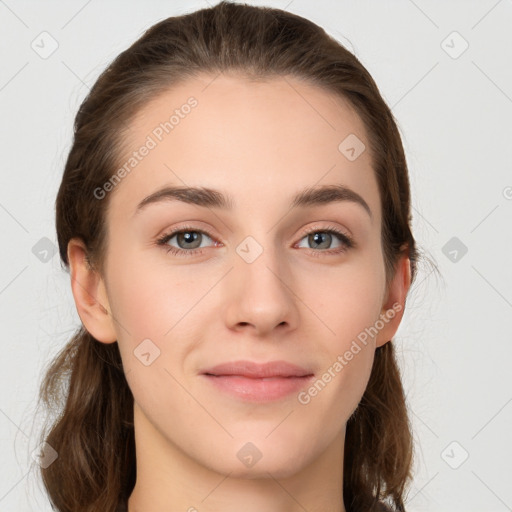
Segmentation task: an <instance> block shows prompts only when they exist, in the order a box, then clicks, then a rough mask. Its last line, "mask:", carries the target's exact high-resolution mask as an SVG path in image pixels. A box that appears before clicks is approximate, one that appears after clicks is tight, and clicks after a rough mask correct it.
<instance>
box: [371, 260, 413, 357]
mask: <svg viewBox="0 0 512 512" xmlns="http://www.w3.org/2000/svg"><path fill="white" fill-rule="evenodd" d="M410 286H411V261H410V259H409V257H408V256H407V252H404V253H403V254H402V256H400V258H399V260H398V261H397V264H396V270H395V275H394V276H393V279H392V280H391V282H390V283H389V287H388V292H387V296H386V298H385V300H384V303H383V305H382V310H381V314H380V319H381V320H382V322H383V323H384V327H383V328H382V329H380V330H379V332H378V334H377V337H376V347H381V346H382V345H385V344H386V343H387V342H388V341H390V340H391V339H392V338H393V336H394V335H395V334H396V331H397V330H398V326H399V325H400V322H401V321H402V317H403V315H404V311H405V299H406V297H407V292H408V291H409V287H410Z"/></svg>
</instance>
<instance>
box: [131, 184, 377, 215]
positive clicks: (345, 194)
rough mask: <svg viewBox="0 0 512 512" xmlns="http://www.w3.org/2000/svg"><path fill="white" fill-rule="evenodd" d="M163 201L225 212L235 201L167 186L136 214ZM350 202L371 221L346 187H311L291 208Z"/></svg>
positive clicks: (357, 197) (200, 189)
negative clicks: (358, 207)
mask: <svg viewBox="0 0 512 512" xmlns="http://www.w3.org/2000/svg"><path fill="white" fill-rule="evenodd" d="M163 201H181V202H184V203H188V204H193V205H196V206H202V207H205V208H218V209H221V210H232V209H233V207H234V205H235V201H234V200H233V198H232V197H231V196H228V195H226V194H224V193H222V192H220V191H219V190H215V189H212V188H208V187H174V186H168V187H164V188H162V189H160V190H157V191H156V192H154V193H152V194H150V195H149V196H147V197H145V198H144V199H143V200H142V201H141V202H140V203H139V204H138V205H137V208H136V210H135V213H134V215H135V214H137V213H139V212H140V211H141V210H143V209H144V208H146V207H147V206H148V205H150V204H155V203H160V202H163ZM342 201H349V202H352V203H356V204H358V205H360V206H362V207H363V208H364V210H365V211H366V212H367V213H368V215H369V216H370V218H371V219H373V215H372V211H371V209H370V207H369V206H368V203H367V202H366V201H365V200H364V199H363V198H362V197H361V196H360V195H359V194H358V193H357V192H355V191H354V190H352V189H350V188H348V187H346V186H344V185H323V186H321V187H308V188H305V189H304V190H301V191H300V192H299V193H297V194H296V195H295V196H294V197H293V199H292V201H291V208H292V209H293V208H298V207H308V206H320V205H325V204H329V203H337V202H342Z"/></svg>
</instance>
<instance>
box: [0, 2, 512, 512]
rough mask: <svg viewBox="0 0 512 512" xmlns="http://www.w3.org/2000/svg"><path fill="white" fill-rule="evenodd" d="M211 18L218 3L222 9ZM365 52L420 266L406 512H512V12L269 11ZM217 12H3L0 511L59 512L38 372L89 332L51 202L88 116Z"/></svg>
mask: <svg viewBox="0 0 512 512" xmlns="http://www.w3.org/2000/svg"><path fill="white" fill-rule="evenodd" d="M212 3H217V2H216V1H214V0H212ZM249 3H252V4H255V5H268V6H274V7H279V8H282V9H286V10H288V11H290V12H293V13H297V14H299V15H302V16H304V17H306V18H309V19H311V20H312V21H314V22H316V23H317V24H319V25H321V26H322V27H323V28H325V30H326V31H327V32H328V33H329V34H330V35H332V36H334V37H335V38H336V39H338V40H339V41H340V42H341V43H343V44H344V45H346V46H347V48H348V49H349V50H351V51H352V52H354V53H355V54H356V56H357V57H358V58H359V59H360V60H361V61H362V63H363V64H364V65H365V66H366V67H367V68H368V70H369V71H370V73H371V74H372V76H373V77H374V78H375V80H376V82H377V84H378V86H379V88H380V90H381V92H382V94H383V96H384V98H385V99H386V101H387V102H388V104H389V105H390V107H391V108H392V111H393V113H394V115H395V117H396V120H397V122H398V125H399V128H400V131H401V134H402V137H403V143H404V147H405V150H406V154H407V160H408V164H409V169H410V177H411V187H412V194H413V205H414V209H413V228H414V233H415V236H416V239H417V241H418V245H419V247H420V249H422V250H423V251H424V252H425V254H426V256H427V257H428V258H430V259H431V260H432V261H433V262H435V264H436V265H437V266H438V268H439V275H438V274H437V273H436V272H433V267H432V265H429V264H428V263H427V262H425V263H423V264H421V265H420V269H419V274H418V277H417V281H416V283H415V285H414V286H413V288H412V290H411V293H410V296H409V299H408V303H407V308H406V314H405V317H404V320H403V322H402V324H401V326H400V329H399V331H398V335H397V336H396V338H395V344H396V347H397V351H398V354H399V359H400V365H401V368H402V371H403V374H404V383H405V387H406V390H407V397H408V401H409V405H410V410H411V420H412V423H413V428H414V432H415V441H416V448H415V449H416V459H415V476H414V483H413V485H412V487H411V490H410V493H409V497H408V502H407V510H408V511H411V512H423V511H425V512H426V511H428V512H445V511H446V512H459V511H460V512H476V511H479V512H483V511H485V512H502V511H503V512H504V511H506V510H512V485H511V483H512V443H511V438H510V434H511V432H512V429H511V426H512V376H511V371H510V361H511V360H512V336H511V331H510V325H511V321H510V320H511V318H512V314H511V313H512V271H511V263H512V258H511V248H512V229H511V225H512V222H511V221H512V165H511V162H512V129H511V123H510V120H511V117H512V66H511V63H512V31H511V30H510V27H511V26H512V2H511V1H510V0H501V1H496V0H489V1H478V2H477V1H467V0H464V1H435V2H434V1H426V0H415V1H412V0H400V1H398V0H397V1H388V2H377V1H374V2H369V1H357V2H356V1H345V0H337V1H334V0H318V1H306V0H292V1H289V0H268V1H266V2H260V1H257V2H249ZM207 5H208V3H207V2H206V1H200V0H195V1H169V0H167V1H156V0H153V1H151V2H142V1H133V2H126V1H124V2H121V1H100V0H88V1H87V0H72V1H69V0H68V1H60V2H56V1H50V0H46V1H45V2H37V1H14V0H5V1H4V0H0V49H1V54H0V55H1V62H0V64H1V65H0V108H1V117H0V130H1V136H0V140H1V153H0V155H1V162H0V169H1V171H0V225H1V235H2V241H1V252H0V263H1V264H0V315H1V317H0V318H1V333H2V334H1V336H2V340H1V346H2V357H1V359H0V365H1V368H0V376H1V377H0V378H1V386H0V451H1V461H2V463H1V464H0V510H1V511H9V512H11V511H22V512H24V511H44V512H46V511H50V510H51V508H50V505H49V503H48V500H47V498H46V497H45V494H44V492H43V490H42V484H41V483H40V482H39V480H38V476H37V472H36V471H35V469H34V467H33V464H31V463H32V462H33V459H32V456H31V454H32V452H33V451H34V450H36V449H37V439H38V438H37V433H38V432H37V422H36V424H35V425H34V417H35V415H34V413H35V405H36V399H37V392H38V387H39V383H40V379H41V377H42V370H43V367H44V365H45V364H46V363H47V362H48V361H49V360H50V358H51V357H52V356H53V355H55V353H56V352H57V350H58V349H59V348H61V347H62V346H63V345H64V344H65V343H66V341H67V340H68V339H69V338H70V336H71V334H72V332H73V331H74V329H75V328H76V327H77V326H78V325H79V317H78V315H77V313H76V310H75V306H74V302H73V300H72V295H71V289H70V283H69V275H68V274H67V273H66V272H65V271H64V270H63V269H62V268H61V265H60V261H59V258H58V253H56V252H55V251H56V244H57V242H56V235H55V228H54V201H55V195H56V193H57V189H58V185H59V182H60V179H61V175H62V171H63V166H64V162H65V158H66V156H67V152H68V150H69V147H70V143H71V138H72V123H73V119H74V116H75V113H76V110H77V108H78V106H79V104H80V103H81V102H82V100H83V98H84V97H85V95H86V94H87V92H88V90H89V88H90V87H91V86H92V84H93V83H94V81H95V80H96V78H97V77H98V75H99V74H100V72H101V71H102V70H103V69H104V68H105V67H106V66H107V64H108V63H109V62H110V61H111V60H112V59H113V58H114V57H115V56H116V55H117V54H118V53H120V52H121V51H122V50H124V49H125V48H126V47H127V46H129V45H130V44H131V43H132V42H133V41H135V40H136V39H137V38H138V37H139V36H140V35H141V34H142V32H143V31H144V30H145V29H147V28H148V27H150V26H151V25H153V24H154V23H155V22H157V21H159V20H161V19H163V18H166V17H168V16H172V15H177V14H182V13H185V12H190V11H193V10H196V9H197V8H202V7H206V6H207Z"/></svg>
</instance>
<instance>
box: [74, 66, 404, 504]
mask: <svg viewBox="0 0 512 512" xmlns="http://www.w3.org/2000/svg"><path fill="white" fill-rule="evenodd" d="M212 80H213V81H212ZM206 86H207V87H206ZM190 96H194V97H195V98H196V99H197V100H198V105H197V107H196V108H195V109H193V110H192V111H191V113H190V114H189V115H188V116H186V117H185V118H184V119H181V120H180V123H179V125H177V126H176V127H175V129H174V130H173V131H172V132H171V133H170V134H168V135H166V136H165V137H164V138H163V140H162V141H161V142H160V143H159V144H158V145H157V147H156V148H154V149H152V150H151V151H150V152H149V154H148V155H147V156H146V157H145V158H144V159H143V160H142V161H141V162H140V163H139V164H138V165H137V167H136V168H135V169H134V170H133V171H132V172H131V173H129V174H128V175H127V176H126V177H125V178H124V179H123V180H122V182H121V183H120V184H119V185H117V187H116V188H115V189H114V190H113V191H111V192H109V195H108V196H107V198H106V199H103V200H108V201H109V209H108V215H107V226H108V249H107V255H106V261H105V267H104V273H103V275H100V273H99V272H96V271H94V270H93V269H89V268H88V266H87V265H86V262H85V248H84V245H83V243H82V242H81V240H79V239H73V240H71V242H70V243H69V246H68V256H69V262H70V272H71V277H72V290H73V295H74V298H75V302H76V306H77V311H78V313H79V315H80V318H81V320H82V322H83V324H84V325H85V327H86V328H87V330H88V331H89V332H90V333H91V334H92V335H93V336H94V337H95V338H96V339H97V340H99V341H101V342H103V343H114V342H116V341H117V342H118V344H119V349H120V352H121V356H122V360H123V365H124V369H125V374H126V378H127V381H128V384H129V386H130V389H131V391H132V393H133V396H134V422H135V438H136V456H137V482H136V485H135V488H134V490H133V493H132V495H131V497H130V500H129V511H130V512H139V511H140V512H153V511H155V512H156V511H158V512H160V511H163V510H166V511H167V510H173V511H174V510H176V511H178V510H179V511H187V510H188V511H194V510H198V511H200V512H207V511H218V510H222V511H224V512H230V511H235V510H236V511H239V510H240V509H241V508H242V509H244V510H245V511H246V512H253V511H254V512H256V511H261V510H267V511H280V512H285V511H286V512H292V511H299V510H301V511H303V510H304V509H306V510H308V511H311V512H313V511H323V512H326V511H332V512H344V511H345V506H344V503H343V496H342V486H341V482H342V478H343V453H344V441H345V426H346V422H347V420H348V418H349V417H350V415H351V414H352V413H353V411H354V410H355V408H356V407H357V404H358V403H359V401H360V399H361V397H362V395H363V393H364V390H365V388H366V385H367V382H368V379H369V376H370V371H371V366H372V362H373V358H374V353H375V349H376V348H377V347H379V346H382V345H383V344H384V343H386V342H388V341H389V340H390V339H391V338H392V337H393V335H394V334H395V332H396V330H397V329H398V326H399V324H400V321H401V318H402V313H403V307H404V303H405V297H406V294H407V290H408V288H409V286H410V273H409V268H410V267H409V265H410V262H409V260H408V258H407V257H406V256H403V257H402V258H401V259H400V260H399V264H398V266H397V270H396V273H395V276H394V278H393V280H392V281H391V283H390V286H389V288H386V284H385V271H384V260H383V253H382V248H381V222H382V215H381V202H380V197H379V191H378V187H377V182H376V179H375V176H374V172H373V170H372V161H371V155H370V150H369V143H368V139H367V135H366V131H365V128H364V125H363V124H362V122H361V120H360V118H359V117H358V116H357V114H356V113H355V112H354V111H353V109H351V108H350V106H349V104H348V103H347V102H345V101H343V100H342V99H340V98H338V97H335V96H333V95H330V94H328V93H326V92H324V91H322V90H321V89H319V88H316V87H314V86H311V85H308V84H306V83H304V82H300V81H298V80H297V79H294V78H290V77H286V79H285V78H283V77H280V78H273V79H269V80H267V81H265V82H251V81H248V80H247V79H245V78H243V77H241V76H237V75H234V74H232V75H225V74H223V75H220V76H217V77H216V78H215V79H214V77H213V76H206V75H204V76H200V77H197V78H194V79H190V80H188V81H187V82H184V83H182V84H180V85H179V86H175V87H173V88H172V89H171V90H168V91H166V92H165V93H164V94H162V95H160V96H158V97H156V98H155V99H154V100H152V102H151V103H149V104H148V105H147V106H146V107H145V108H144V109H143V110H142V111H141V112H140V113H139V115H137V116H136V118H135V119H134V120H133V123H132V124H131V132H130V134H129V135H128V136H127V139H126V140H127V142H128V147H129V148H130V150H131V151H133V150H135V149H137V148H139V147H140V146H141V145H142V144H143V143H144V141H145V139H146V137H147V136H148V134H151V132H152V130H153V129H154V128H155V126H157V125H159V123H161V122H163V121H164V120H166V119H168V118H169V115H170V113H171V112H172V111H173V110H174V109H175V108H179V107H180V105H183V104H184V103H186V100H187V98H189V97H190ZM351 133H354V134H356V135H357V136H358V137H359V139H360V140H362V141H363V142H364V144H365V145H366V148H367V149H366V151H364V152H363V153H362V154H361V155H360V156H359V157H358V158H357V159H356V160H354V161H349V160H348V159H347V158H346V157H345V156H344V155H343V154H342V153H341V152H340V151H339V150H338V145H339V144H340V142H341V141H342V140H343V139H344V138H345V137H346V136H347V135H349V134H351ZM130 154H131V153H130V151H128V152H127V154H126V155H125V156H126V157H129V155H130ZM121 160H122V161H123V162H124V161H126V159H124V160H123V159H121ZM328 184H343V185H345V186H347V187H349V188H351V189H352V190H354V191H356V192H357V193H358V194H360V195H361V196H362V197H363V198H364V199H365V201H366V202H367V203H368V205H369V207H370V209H371V212H372V217H370V216H369V215H368V213H367V212H366V211H365V210H364V209H363V208H362V207H361V206H360V205H358V204H356V203H354V202H350V201H344V202H336V203H329V204H324V205H320V206H314V207H305V208H296V209H294V210H290V201H291V198H292V196H293V195H294V194H295V193H297V192H298V191H300V190H302V189H303V188H305V187H311V186H320V185H328ZM164 185H187V186H192V185H195V186H204V187H211V188H215V189H218V190H221V191H223V192H224V193H226V194H230V195H231V196H232V197H233V199H234V202H235V205H234V208H233V210H232V211H228V210H226V211H223V210H220V209H214V208H211V209H210V208H204V207H199V206H196V205H192V204H186V203H184V202H180V201H164V202H161V203H158V204H151V205H148V206H147V207H146V208H144V209H143V210H141V211H140V212H139V213H138V214H135V215H134V212H135V210H136V207H137V204H138V203H139V202H140V201H141V200H142V199H144V198H145V197H146V196H148V195H149V194H151V193H153V192H154V191H156V190H158V189H159V188H161V187H163V186H164ZM184 223H186V224H187V225H188V224H190V225H192V227H193V228H194V230H204V229H207V230H208V231H210V233H211V234H212V235H213V236H212V237H209V236H208V235H203V239H202V243H201V246H202V253H201V254H199V255H193V256H189V257H185V256H176V255H172V254H171V253H168V252H166V249H165V247H164V246H158V245H156V243H155V240H156V238H157V237H158V236H160V235H163V234H165V233H167V232H169V231H170V230H171V229H172V228H175V227H176V228H178V227H181V226H182V225H183V224H184ZM309 227H315V228H318V229H317V230H316V231H317V232H320V233H323V231H322V230H325V229H326V228H327V227H336V228H337V229H340V230H341V231H342V232H343V233H346V234H349V235H350V236H351V237H353V239H354V241H355V243H356V244H357V245H356V247H354V248H348V249H346V250H345V251H344V252H340V253H337V254H335V253H334V252H335V251H336V250H337V249H339V248H340V247H341V246H343V242H342V241H341V240H339V239H338V238H336V236H335V235H333V237H332V240H331V241H330V242H329V240H327V242H325V244H324V245H323V246H321V247H320V248H317V247H318V246H317V245H315V244H314V242H313V241H309V242H308V236H307V233H305V230H306V229H307V228H309ZM247 236H251V237H253V238H254V239H255V240H256V241H257V243H258V244H259V245H260V246H261V247H262V249H263V252H262V254H261V255H260V256H259V257H258V258H257V259H256V260H255V261H253V262H252V263H248V262H247V261H246V260H244V259H243V258H242V257H241V256H240V255H239V254H238V253H237V252H236V248H237V246H238V245H239V244H240V243H241V242H242V241H244V239H245V238H246V237H247ZM215 242H217V244H218V245H215ZM188 243H189V244H190V242H188ZM329 243H330V245H329ZM186 244H187V242H186V241H185V242H184V241H183V240H181V245H179V241H178V239H177V237H174V238H173V239H172V240H170V241H169V242H168V246H169V245H172V246H174V247H175V248H182V249H183V250H184V251H186V250H189V251H190V250H191V249H187V245H186ZM297 246H298V247H297ZM322 247H325V248H322ZM326 251H330V252H331V254H328V253H326ZM315 255H316V257H315ZM393 304H395V305H396V304H398V305H400V306H401V307H402V309H401V310H400V312H398V313H397V314H396V315H395V316H394V318H392V319H391V320H389V321H388V322H387V323H386V324H385V326H384V327H383V328H382V329H381V330H380V331H379V332H378V334H377V335H376V336H374V337H369V339H368V343H367V344H366V345H363V344H360V346H361V350H360V351H359V352H358V353H357V355H355V356H354V357H353V359H352V360H351V361H349V362H348V364H346V366H344V368H343V370H342V371H340V372H338V373H337V374H336V376H335V377H334V378H332V380H331V382H330V383H328V384H327V385H326V386H325V388H324V389H323V390H322V391H321V392H319V393H318V394H317V396H315V397H314V398H312V399H311V401H310V402H309V403H308V404H301V403H299V401H298V400H297V393H292V394H291V395H290V396H287V397H285V398H284V399H280V400H278V401H275V402H267V403H250V402H249V403H248V402H243V401H241V400H237V399H235V398H232V397H230V396H228V395H226V394H224V393H222V392H220V391H218V390H217V389H214V388H213V386H211V385H210V384H209V383H207V382H205V381H204V378H202V377H201V376H200V375H199V373H200V371H201V370H202V369H204V368H206V367H208V366H212V365H214V364H218V363H222V362H226V361H233V360H237V359H248V360H253V361H257V362H266V361H272V360H285V361H289V362H292V363H295V364H298V365H301V366H305V367H307V368H311V369H312V371H313V372H314V373H315V378H316V377H321V376H322V374H323V373H324V372H325V371H326V370H327V369H328V368H329V367H332V365H333V363H334V362H335V361H336V360H337V357H338V355H340V354H344V353H345V352H346V351H347V350H348V349H349V347H350V345H351V343H352V342H353V340H355V339H356V337H357V336H358V334H359V333H361V332H362V331H364V329H365V328H367V327H369V326H372V325H374V323H375V322H376V320H378V319H379V318H381V315H382V314H385V313H386V311H388V310H390V309H391V308H392V306H393ZM147 338H149V339H150V340H151V341H152V343H154V345H156V346H157V347H158V348H159V350H160V356H159V357H158V358H157V359H155V360H154V362H152V363H151V364H150V365H149V366H145V365H144V364H142V363H141V361H140V360H139V359H138V358H137V357H135V356H134V350H135V349H136V348H137V346H138V345H139V344H140V343H141V342H142V340H144V339H147ZM247 442H251V443H253V445H255V446H256V447H257V448H258V450H259V451H260V452H261V454H262V457H261V459H260V460H259V461H258V462H257V463H256V464H255V465H253V466H252V467H247V466H246V465H244V464H242V463H241V461H240V460H239V458H238V457H237V452H238V451H239V450H240V449H241V448H242V447H243V446H244V445H245V444H246V443H247Z"/></svg>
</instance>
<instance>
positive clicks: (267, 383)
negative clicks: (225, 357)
mask: <svg viewBox="0 0 512 512" xmlns="http://www.w3.org/2000/svg"><path fill="white" fill-rule="evenodd" d="M203 376H204V377H206V378H207V379H208V380H209V382H211V383H212V384H213V385H214V386H215V387H217V389H220V390H221V391H224V392H226V393H229V394H230V395H232V396H235V397H237V398H241V399H242V400H246V401H249V402H269V401H272V400H279V399H281V398H284V397H286V396H288V395H290V394H292V393H297V392H298V391H300V390H301V389H302V388H304V386H306V385H307V384H309V382H310V381H311V379H312V378H313V375H308V376H304V377H272V378H268V379H250V378H249V377H242V376H240V375H220V376H215V375H206V374H203Z"/></svg>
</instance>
